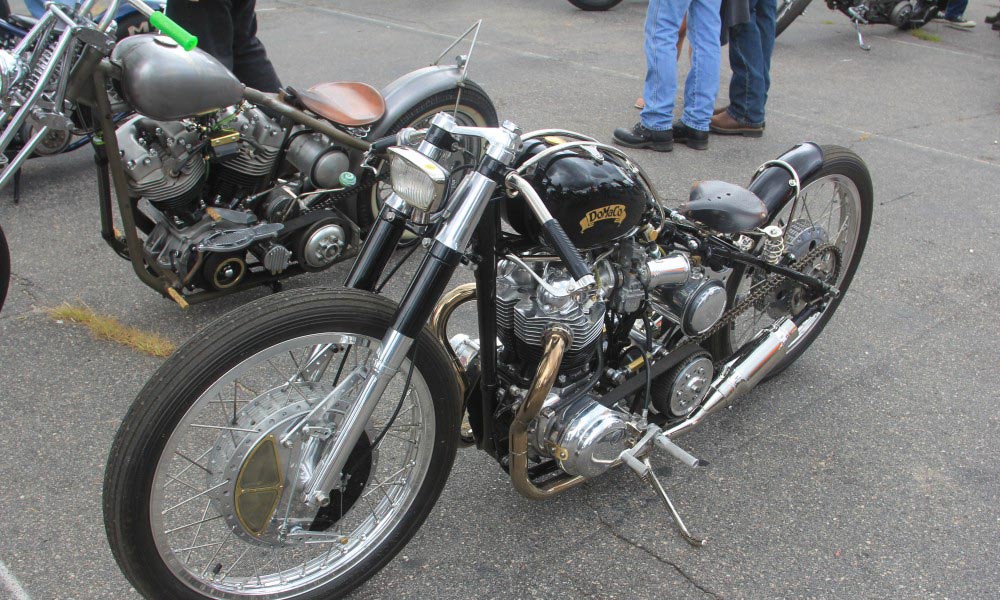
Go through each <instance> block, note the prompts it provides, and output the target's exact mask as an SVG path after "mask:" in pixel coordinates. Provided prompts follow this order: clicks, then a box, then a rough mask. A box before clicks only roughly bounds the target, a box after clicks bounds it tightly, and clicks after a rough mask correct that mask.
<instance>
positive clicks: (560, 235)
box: [542, 219, 590, 281]
mask: <svg viewBox="0 0 1000 600" xmlns="http://www.w3.org/2000/svg"><path fill="white" fill-rule="evenodd" d="M542 227H543V228H545V234H546V236H547V237H548V238H549V241H550V242H552V246H553V248H554V249H555V251H556V254H558V255H559V258H561V259H562V261H563V262H564V263H565V264H566V267H567V268H568V269H569V273H570V275H572V276H573V279H575V280H577V281H580V280H581V279H583V278H584V277H586V276H587V275H590V268H589V267H588V266H587V263H586V262H584V260H583V258H581V257H580V252H579V251H578V250H577V249H576V246H574V245H573V242H571V241H569V236H567V235H566V231H565V230H564V229H563V228H562V225H560V224H559V222H558V221H556V220H555V219H551V220H549V221H546V222H545V223H542Z"/></svg>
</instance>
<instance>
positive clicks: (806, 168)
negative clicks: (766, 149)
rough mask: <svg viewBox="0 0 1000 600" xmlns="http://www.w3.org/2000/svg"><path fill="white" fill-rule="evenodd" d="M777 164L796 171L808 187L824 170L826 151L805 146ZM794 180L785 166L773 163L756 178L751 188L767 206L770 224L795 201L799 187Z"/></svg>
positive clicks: (804, 144)
mask: <svg viewBox="0 0 1000 600" xmlns="http://www.w3.org/2000/svg"><path fill="white" fill-rule="evenodd" d="M776 161H780V162H783V163H786V164H787V165H789V166H790V167H791V168H792V169H794V170H795V173H796V174H797V175H798V179H799V182H801V183H802V185H805V181H806V180H808V179H809V178H810V177H812V176H813V175H815V174H816V173H817V172H818V171H819V170H820V169H822V168H823V150H822V149H821V148H820V147H819V145H817V144H815V143H813V142H802V143H801V144H797V145H796V146H794V147H793V148H792V149H791V150H788V151H787V152H785V153H784V154H782V155H781V156H779V157H778V158H777V159H776ZM765 164H766V163H765ZM793 179H794V178H793V177H792V174H791V173H790V172H789V171H788V169H786V168H785V167H784V166H781V165H778V164H774V163H771V164H770V165H766V166H765V167H764V169H763V170H762V171H759V172H758V173H757V174H756V175H755V176H754V179H753V181H752V182H751V183H750V186H749V187H748V188H747V189H749V190H750V191H751V192H753V193H754V194H756V195H757V197H758V198H760V199H761V200H762V201H763V202H764V206H765V207H767V220H768V222H770V221H771V219H773V218H774V216H775V215H777V214H778V213H779V212H781V209H782V208H784V207H785V205H786V204H788V202H789V201H791V199H792V198H794V197H795V191H796V190H795V186H794V185H793V184H791V181H792V180H793Z"/></svg>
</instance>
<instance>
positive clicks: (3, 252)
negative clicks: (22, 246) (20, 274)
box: [0, 229, 10, 309]
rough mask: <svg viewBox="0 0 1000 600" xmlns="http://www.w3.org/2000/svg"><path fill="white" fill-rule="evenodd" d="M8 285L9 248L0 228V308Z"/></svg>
mask: <svg viewBox="0 0 1000 600" xmlns="http://www.w3.org/2000/svg"><path fill="white" fill-rule="evenodd" d="M9 286H10V249H9V248H7V238H6V237H5V236H4V234H3V229H0V309H2V308H3V303H4V300H6V299H7V288H8V287H9Z"/></svg>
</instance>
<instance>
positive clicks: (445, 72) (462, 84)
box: [365, 65, 497, 141]
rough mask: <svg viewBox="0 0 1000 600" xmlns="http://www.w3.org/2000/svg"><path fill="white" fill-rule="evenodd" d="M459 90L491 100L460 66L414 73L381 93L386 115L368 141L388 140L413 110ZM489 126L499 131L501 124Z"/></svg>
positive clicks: (428, 69) (435, 66) (445, 66)
mask: <svg viewBox="0 0 1000 600" xmlns="http://www.w3.org/2000/svg"><path fill="white" fill-rule="evenodd" d="M455 88H471V89H474V90H476V91H477V92H479V93H480V94H482V95H483V96H485V97H486V98H489V95H488V94H487V93H486V91H485V90H483V88H481V87H480V86H479V85H478V84H477V83H475V82H474V81H472V80H470V79H466V78H465V75H464V74H463V72H462V69H461V68H459V67H458V66H456V65H433V66H430V67H424V68H422V69H417V70H415V71H410V72H409V73H407V74H406V75H403V76H402V77H400V78H399V79H397V80H395V81H393V82H392V83H390V84H389V85H387V86H386V87H385V88H383V89H382V90H381V91H382V97H383V98H385V115H383V116H382V119H381V120H379V121H378V122H377V123H375V125H373V126H372V128H371V131H370V132H369V133H368V135H367V136H366V137H365V139H366V140H368V141H373V140H377V139H379V138H382V137H385V136H386V134H387V132H388V130H389V127H390V126H392V124H393V123H395V122H396V120H397V119H399V118H400V117H402V116H403V115H404V114H406V112H407V111H409V110H410V109H411V108H413V107H414V106H416V105H418V104H420V103H421V102H422V101H424V100H425V99H427V98H429V97H431V96H433V95H434V94H439V93H441V92H446V91H448V90H451V89H455ZM491 103H492V100H491ZM495 108H496V107H494V112H495ZM488 125H489V126H490V127H496V126H497V123H489V124H488Z"/></svg>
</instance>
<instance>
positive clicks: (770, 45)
mask: <svg viewBox="0 0 1000 600" xmlns="http://www.w3.org/2000/svg"><path fill="white" fill-rule="evenodd" d="M776 10H777V3H776V2H775V1H774V0H750V20H749V21H748V22H746V23H741V24H739V25H736V26H734V27H731V28H730V29H729V66H730V67H732V69H733V77H732V79H730V80H729V116H731V117H732V118H734V119H736V121H737V122H739V123H741V124H743V125H750V126H754V127H759V126H761V125H763V124H764V105H765V104H767V91H768V89H769V88H770V87H771V51H772V50H774V28H775V13H776Z"/></svg>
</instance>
